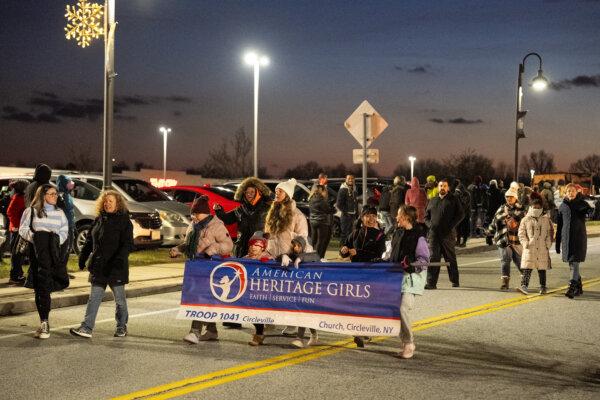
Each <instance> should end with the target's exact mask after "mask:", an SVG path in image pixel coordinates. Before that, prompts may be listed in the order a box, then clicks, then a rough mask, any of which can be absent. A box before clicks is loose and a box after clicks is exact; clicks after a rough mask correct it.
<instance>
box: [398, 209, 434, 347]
mask: <svg viewBox="0 0 600 400" xmlns="http://www.w3.org/2000/svg"><path fill="white" fill-rule="evenodd" d="M396 222H397V223H398V228H397V229H396V230H395V231H394V233H393V236H392V252H391V255H390V262H394V263H400V264H401V265H402V268H403V269H404V276H403V278H402V299H401V302H400V339H401V340H402V351H401V352H400V353H399V354H398V356H399V357H401V358H412V356H413V354H414V352H415V343H414V338H413V332H412V328H411V315H410V312H411V310H412V309H413V306H414V303H415V296H416V295H422V294H423V291H424V289H425V282H426V280H427V265H428V264H429V247H428V246H427V239H426V238H425V232H426V229H425V228H424V227H423V225H422V224H419V223H418V222H417V209H416V208H415V207H413V206H407V205H402V206H401V207H400V208H399V209H398V215H397V216H396Z"/></svg>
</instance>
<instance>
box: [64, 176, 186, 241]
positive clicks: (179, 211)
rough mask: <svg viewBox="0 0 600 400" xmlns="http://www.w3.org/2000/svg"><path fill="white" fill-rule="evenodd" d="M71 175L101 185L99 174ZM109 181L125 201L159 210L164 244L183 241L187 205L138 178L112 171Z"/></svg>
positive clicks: (129, 203) (94, 184) (99, 186)
mask: <svg viewBox="0 0 600 400" xmlns="http://www.w3.org/2000/svg"><path fill="white" fill-rule="evenodd" d="M70 176H71V177H72V178H77V179H79V180H81V181H83V182H86V183H89V184H90V185H92V186H95V187H96V188H98V189H102V185H103V182H102V176H101V175H92V174H70ZM112 182H113V188H114V189H115V190H117V191H118V192H119V193H121V194H122V195H123V197H125V200H127V203H128V205H132V204H134V203H136V204H138V205H141V206H145V207H148V208H150V209H152V210H156V212H158V214H159V216H160V219H161V221H162V226H161V229H160V232H161V236H162V242H163V245H166V246H175V245H178V244H181V243H183V241H184V240H185V232H186V230H187V227H188V226H189V224H190V222H191V219H190V209H189V207H187V206H186V205H183V204H181V203H178V202H176V201H173V200H171V199H170V198H169V197H168V196H167V195H166V194H165V193H163V192H161V191H160V190H158V189H157V188H155V187H154V186H152V185H151V184H150V183H148V182H146V181H143V180H141V179H136V178H130V177H127V176H123V175H113V177H112Z"/></svg>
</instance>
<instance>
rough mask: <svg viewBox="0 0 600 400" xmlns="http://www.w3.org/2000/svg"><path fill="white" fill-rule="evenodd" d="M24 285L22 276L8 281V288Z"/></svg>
mask: <svg viewBox="0 0 600 400" xmlns="http://www.w3.org/2000/svg"><path fill="white" fill-rule="evenodd" d="M24 285H25V277H24V276H22V277H20V278H17V279H9V280H8V286H24Z"/></svg>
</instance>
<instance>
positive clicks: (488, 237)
mask: <svg viewBox="0 0 600 400" xmlns="http://www.w3.org/2000/svg"><path fill="white" fill-rule="evenodd" d="M485 242H486V243H487V245H488V246H493V245H494V239H493V238H492V237H491V236H486V237H485Z"/></svg>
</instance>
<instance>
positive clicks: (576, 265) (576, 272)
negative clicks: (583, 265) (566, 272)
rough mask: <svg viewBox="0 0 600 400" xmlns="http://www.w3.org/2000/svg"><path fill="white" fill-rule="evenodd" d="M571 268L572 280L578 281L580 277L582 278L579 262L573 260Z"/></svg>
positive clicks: (570, 264)
mask: <svg viewBox="0 0 600 400" xmlns="http://www.w3.org/2000/svg"><path fill="white" fill-rule="evenodd" d="M569 269H570V270H571V280H572V281H578V280H579V278H581V275H579V263H578V262H573V261H572V262H570V263H569Z"/></svg>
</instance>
